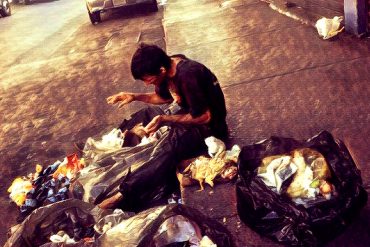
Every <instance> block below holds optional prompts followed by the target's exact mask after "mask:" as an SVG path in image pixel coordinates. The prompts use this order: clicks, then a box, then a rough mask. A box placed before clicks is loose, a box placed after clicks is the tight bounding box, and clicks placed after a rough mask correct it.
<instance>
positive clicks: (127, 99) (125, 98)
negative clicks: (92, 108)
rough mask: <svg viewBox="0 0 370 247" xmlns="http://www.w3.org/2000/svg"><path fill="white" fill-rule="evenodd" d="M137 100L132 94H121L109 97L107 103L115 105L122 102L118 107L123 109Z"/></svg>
mask: <svg viewBox="0 0 370 247" xmlns="http://www.w3.org/2000/svg"><path fill="white" fill-rule="evenodd" d="M134 100H135V96H134V95H133V94H132V93H126V92H120V93H118V94H115V95H112V96H109V97H108V98H107V103H108V104H110V105H113V104H115V103H117V102H120V103H119V105H118V107H119V108H121V107H122V106H124V105H127V104H129V103H131V102H132V101H134Z"/></svg>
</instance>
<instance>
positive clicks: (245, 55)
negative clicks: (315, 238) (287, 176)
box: [163, 0, 370, 246]
mask: <svg viewBox="0 0 370 247" xmlns="http://www.w3.org/2000/svg"><path fill="white" fill-rule="evenodd" d="M163 23H164V29H165V32H166V44H167V46H166V47H167V51H168V52H169V53H172V54H174V53H183V54H185V55H187V56H189V57H190V58H193V59H196V60H199V61H201V62H203V63H204V64H206V65H207V66H208V67H209V68H211V70H212V71H214V72H215V74H216V75H217V76H218V78H219V81H220V83H221V85H222V87H223V90H224V93H225V96H226V101H227V108H228V112H229V114H228V123H229V128H230V130H231V137H232V143H237V144H239V145H246V144H251V143H253V142H256V141H259V140H262V139H265V138H267V137H269V136H271V135H277V136H285V137H293V138H296V139H307V138H309V137H311V136H313V135H314V134H316V133H318V132H319V131H321V130H328V131H330V132H332V133H333V134H334V135H335V137H336V138H339V139H342V140H343V141H344V142H345V143H346V145H347V146H348V148H349V149H350V150H351V153H352V155H353V157H354V159H355V160H356V163H357V165H358V167H359V168H360V169H361V171H362V177H363V182H364V186H365V188H366V189H367V191H368V192H369V183H370V168H369V162H370V154H369V152H368V150H369V148H370V142H369V139H368V136H369V134H370V127H369V126H370V125H369V123H370V105H369V104H368V97H369V96H370V86H369V85H368V83H369V78H370V65H369V64H370V63H369V62H370V49H369V48H370V40H369V39H357V38H355V37H352V36H350V35H348V34H345V33H342V34H340V35H339V36H338V37H336V38H334V39H333V40H330V41H324V40H322V39H320V38H319V36H318V34H317V31H316V30H315V29H314V28H312V27H311V26H308V25H303V24H301V23H300V22H298V21H295V20H293V19H290V18H288V17H286V16H284V15H281V14H279V13H277V12H275V11H273V10H272V9H270V8H269V6H268V5H267V4H266V3H265V2H261V1H258V0H244V1H241V0H238V1H211V0H208V1H207V0H204V1H196V0H189V1H168V5H166V6H165V11H164V21H163ZM197 189H198V188H186V189H185V190H183V192H182V193H183V197H184V202H185V204H188V205H191V206H193V207H195V208H198V209H199V210H201V211H202V212H204V213H206V214H207V215H209V216H210V217H213V218H216V219H218V220H219V221H220V222H223V223H224V224H225V225H226V226H227V227H228V228H229V229H230V230H231V232H232V233H233V235H234V238H235V242H236V244H237V246H271V245H276V244H275V243H273V242H271V241H270V240H268V239H266V238H263V237H261V236H259V235H258V234H256V233H255V232H253V231H251V230H250V229H249V228H248V227H246V226H244V225H243V223H240V220H239V218H238V217H237V214H236V208H235V205H236V196H235V191H234V186H233V185H219V186H216V188H215V189H214V190H211V189H210V188H208V189H207V190H206V191H205V192H202V193H198V192H195V190H197ZM369 222H370V208H369V204H368V205H367V206H366V207H365V208H364V210H363V211H362V213H361V216H360V217H359V218H358V219H356V220H355V221H354V223H353V224H352V225H351V226H350V227H349V228H348V229H347V231H345V232H344V233H343V234H342V235H341V236H339V237H338V238H337V239H335V240H333V241H332V242H330V243H329V244H328V245H329V246H368V244H369V243H370V238H369V236H368V230H367V229H368V224H369Z"/></svg>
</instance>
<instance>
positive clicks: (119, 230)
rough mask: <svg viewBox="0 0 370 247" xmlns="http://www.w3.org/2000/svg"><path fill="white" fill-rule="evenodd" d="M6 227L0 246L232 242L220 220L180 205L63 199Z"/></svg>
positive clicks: (207, 246) (207, 245)
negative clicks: (137, 209) (138, 206)
mask: <svg viewBox="0 0 370 247" xmlns="http://www.w3.org/2000/svg"><path fill="white" fill-rule="evenodd" d="M12 230H13V233H12V236H11V237H10V238H9V239H8V241H7V242H6V244H5V247H10V246H11V247H31V246H43V247H46V246H103V247H104V246H107V247H111V246H125V247H136V246H143V247H145V246H153V247H161V246H192V247H216V246H226V247H227V246H233V244H232V240H231V237H230V233H229V232H228V231H227V230H226V229H225V227H223V226H222V224H220V223H218V222H217V221H214V220H212V219H209V218H207V217H205V216H204V215H202V214H201V213H200V212H198V211H197V210H194V209H192V208H189V207H186V206H185V205H181V204H170V205H165V206H159V207H154V208H151V209H148V210H146V211H143V212H141V213H138V214H136V215H135V214H134V213H131V212H124V211H122V210H119V209H116V210H115V211H113V212H112V211H111V210H102V209H100V208H98V207H95V206H94V205H92V204H89V203H86V202H83V201H80V200H76V199H68V200H65V201H61V202H57V203H54V204H51V205H48V206H44V207H41V208H38V209H37V210H35V211H33V212H32V213H31V214H30V215H29V216H28V217H27V218H26V219H25V220H24V221H23V222H22V224H19V225H17V226H15V227H13V229H12Z"/></svg>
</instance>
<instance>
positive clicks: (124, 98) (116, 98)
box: [107, 92, 172, 108]
mask: <svg viewBox="0 0 370 247" xmlns="http://www.w3.org/2000/svg"><path fill="white" fill-rule="evenodd" d="M132 101H141V102H144V103H149V104H154V105H160V104H165V103H170V102H172V99H169V100H167V99H163V98H161V97H160V96H159V95H158V94H156V93H128V92H120V93H118V94H115V95H112V96H110V97H108V98H107V103H108V104H115V103H118V102H119V105H118V107H119V108H121V107H122V106H124V105H127V104H129V103H131V102H132Z"/></svg>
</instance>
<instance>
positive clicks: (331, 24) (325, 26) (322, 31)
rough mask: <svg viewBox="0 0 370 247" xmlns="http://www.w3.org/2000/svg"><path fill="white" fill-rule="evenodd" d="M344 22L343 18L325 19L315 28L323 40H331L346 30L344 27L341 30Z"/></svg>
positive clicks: (320, 20) (317, 23) (318, 22)
mask: <svg viewBox="0 0 370 247" xmlns="http://www.w3.org/2000/svg"><path fill="white" fill-rule="evenodd" d="M342 21H343V16H334V18H332V19H328V18H325V17H323V18H321V19H319V20H318V21H317V22H316V24H315V27H316V29H317V32H318V33H319V35H320V36H321V37H322V38H323V39H330V38H332V37H334V36H335V35H337V34H338V33H340V32H342V31H343V30H344V27H342V28H340V26H341V22H342Z"/></svg>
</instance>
